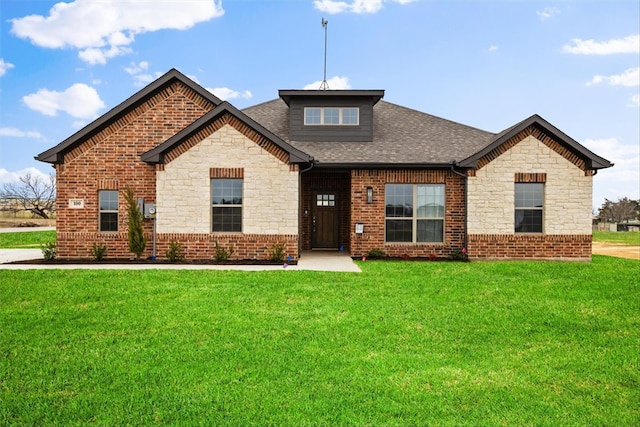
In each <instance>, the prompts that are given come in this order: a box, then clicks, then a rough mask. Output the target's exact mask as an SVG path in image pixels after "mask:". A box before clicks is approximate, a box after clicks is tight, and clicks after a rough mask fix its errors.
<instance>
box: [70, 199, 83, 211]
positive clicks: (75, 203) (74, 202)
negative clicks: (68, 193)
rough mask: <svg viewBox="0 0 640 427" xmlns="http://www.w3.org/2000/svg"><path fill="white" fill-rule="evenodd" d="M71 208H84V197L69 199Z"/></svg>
mask: <svg viewBox="0 0 640 427" xmlns="http://www.w3.org/2000/svg"><path fill="white" fill-rule="evenodd" d="M69 208H70V209H83V208H84V199H69Z"/></svg>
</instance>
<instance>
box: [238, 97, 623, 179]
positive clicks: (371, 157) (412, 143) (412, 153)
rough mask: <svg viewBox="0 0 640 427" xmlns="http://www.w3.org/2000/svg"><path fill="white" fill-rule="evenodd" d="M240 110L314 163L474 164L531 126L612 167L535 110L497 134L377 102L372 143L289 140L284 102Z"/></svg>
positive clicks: (596, 165)
mask: <svg viewBox="0 0 640 427" xmlns="http://www.w3.org/2000/svg"><path fill="white" fill-rule="evenodd" d="M243 111H244V112H245V113H246V114H247V115H248V116H250V117H252V118H253V119H254V120H256V121H258V122H260V123H262V124H263V125H264V126H265V127H267V128H268V129H270V130H271V131H272V132H274V133H275V134H277V135H278V136H279V137H280V138H281V139H283V140H284V141H287V142H288V143H290V144H291V145H292V146H294V147H295V148H297V149H299V150H302V151H304V152H306V153H309V154H310V155H311V156H313V157H314V159H315V162H316V166H317V167H393V168H396V167H423V168H424V167H437V166H449V165H451V164H456V165H457V166H459V167H465V168H475V167H476V166H477V162H478V160H479V159H480V158H482V157H483V156H485V155H486V154H488V153H490V152H491V151H492V150H494V149H495V148H496V147H498V146H500V145H501V144H503V143H504V142H505V141H507V140H508V139H509V138H511V137H513V136H515V135H516V134H517V133H518V132H521V131H522V130H524V129H527V128H528V127H529V126H532V125H535V126H538V127H540V128H541V129H543V130H544V131H545V132H546V133H547V134H549V135H551V136H552V137H553V138H554V139H555V140H557V141H558V142H559V143H560V144H562V145H563V146H565V147H566V148H567V149H568V150H570V151H571V152H573V153H575V154H576V155H577V156H579V157H580V158H582V159H584V160H585V161H586V165H587V167H588V168H590V169H602V168H608V167H611V166H613V164H612V163H611V162H609V161H608V160H606V159H604V158H602V157H600V156H598V155H596V154H594V153H593V152H591V151H589V150H588V149H587V148H585V147H584V146H582V145H581V144H580V143H578V142H577V141H575V140H574V139H572V138H571V137H569V136H568V135H566V134H565V133H563V132H562V131H560V130H559V129H558V128H556V127H555V126H553V125H552V124H551V123H549V122H547V121H546V120H544V119H543V118H542V117H540V116H539V115H537V114H536V115H533V116H531V117H529V118H527V119H525V120H523V121H521V122H520V123H517V124H515V125H514V126H512V127H510V128H507V129H505V130H504V131H502V132H500V133H497V134H496V133H492V132H487V131H484V130H480V129H477V128H473V127H470V126H466V125H463V124H460V123H456V122H453V121H450V120H446V119H442V118H440V117H436V116H432V115H430V114H426V113H423V112H420V111H417V110H413V109H410V108H406V107H403V106H400V105H396V104H392V103H390V102H387V101H384V100H381V101H380V102H378V103H377V104H376V105H375V106H374V107H373V111H374V119H373V120H374V123H373V125H374V128H373V140H372V141H369V142H325V141H313V142H301V141H290V140H289V139H288V138H289V109H288V107H287V104H286V103H285V102H284V100H282V99H275V100H272V101H269V102H265V103H263V104H259V105H256V106H253V107H249V108H246V109H244V110H243Z"/></svg>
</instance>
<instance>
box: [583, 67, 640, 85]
mask: <svg viewBox="0 0 640 427" xmlns="http://www.w3.org/2000/svg"><path fill="white" fill-rule="evenodd" d="M599 83H607V84H608V85H610V86H627V87H633V86H640V67H638V68H629V69H627V70H626V71H625V72H624V73H622V74H616V75H613V76H601V75H596V76H594V77H593V78H592V79H591V81H588V82H587V86H591V85H595V84H599Z"/></svg>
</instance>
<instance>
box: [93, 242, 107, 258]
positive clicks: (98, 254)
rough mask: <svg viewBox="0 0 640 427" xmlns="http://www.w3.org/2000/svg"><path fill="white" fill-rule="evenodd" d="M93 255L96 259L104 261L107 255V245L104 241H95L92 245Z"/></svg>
mask: <svg viewBox="0 0 640 427" xmlns="http://www.w3.org/2000/svg"><path fill="white" fill-rule="evenodd" d="M91 256H92V257H93V259H94V260H96V261H102V260H103V259H104V258H105V257H106V256H107V247H106V246H105V245H104V243H100V244H98V243H94V244H93V246H91Z"/></svg>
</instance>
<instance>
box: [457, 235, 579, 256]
mask: <svg viewBox="0 0 640 427" xmlns="http://www.w3.org/2000/svg"><path fill="white" fill-rule="evenodd" d="M468 251H469V256H470V258H472V259H486V260H489V259H525V258H526V259H552V260H573V261H589V260H590V259H591V234H550V235H549V234H539V235H533V234H511V235H508V234H471V235H469V241H468Z"/></svg>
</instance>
